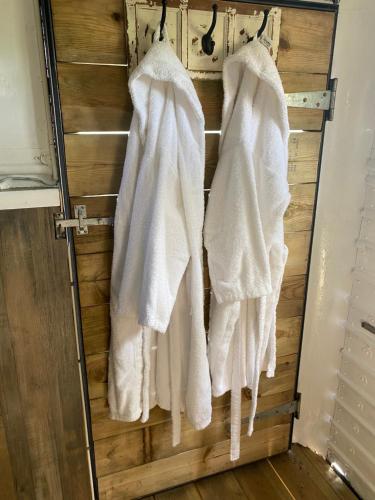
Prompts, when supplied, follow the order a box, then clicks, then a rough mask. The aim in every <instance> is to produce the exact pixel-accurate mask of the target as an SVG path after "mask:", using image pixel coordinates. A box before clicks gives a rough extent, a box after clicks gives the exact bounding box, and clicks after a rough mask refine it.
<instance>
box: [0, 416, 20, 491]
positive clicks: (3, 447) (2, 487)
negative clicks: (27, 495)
mask: <svg viewBox="0 0 375 500" xmlns="http://www.w3.org/2000/svg"><path fill="white" fill-rule="evenodd" d="M0 471H1V472H0V493H1V495H2V496H3V498H6V500H17V495H16V488H15V483H14V478H13V473H12V464H11V462H10V456H9V449H8V443H7V438H6V435H5V429H4V423H3V417H2V416H1V415H0Z"/></svg>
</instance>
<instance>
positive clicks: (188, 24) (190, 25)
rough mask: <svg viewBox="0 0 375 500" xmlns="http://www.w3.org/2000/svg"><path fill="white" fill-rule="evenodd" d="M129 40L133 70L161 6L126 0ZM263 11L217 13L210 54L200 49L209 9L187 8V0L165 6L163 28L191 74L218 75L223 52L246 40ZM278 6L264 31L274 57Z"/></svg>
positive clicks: (149, 39) (148, 41)
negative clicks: (253, 12) (212, 48)
mask: <svg viewBox="0 0 375 500" xmlns="http://www.w3.org/2000/svg"><path fill="white" fill-rule="evenodd" d="M125 8H126V12H127V20H128V23H127V32H128V40H129V69H130V71H132V70H133V69H134V68H135V67H136V66H137V64H139V62H140V61H141V60H142V58H143V57H144V55H145V54H146V52H147V51H148V49H149V48H150V47H151V44H152V40H153V36H154V33H155V31H156V29H157V27H158V25H159V23H160V18H161V13H162V9H161V7H158V6H156V5H154V4H153V3H148V0H125ZM262 19H263V12H256V13H255V14H254V15H251V16H246V15H242V14H237V12H236V10H235V9H232V8H228V9H227V11H226V12H225V13H224V12H219V13H218V14H217V22H216V26H215V30H214V32H213V35H212V38H213V40H214V41H215V49H214V52H213V54H212V55H211V56H208V55H206V54H205V53H204V52H203V51H202V36H203V35H204V34H205V33H207V31H208V29H209V27H210V25H211V21H212V12H211V11H204V10H193V9H188V2H187V0H181V2H180V5H179V7H173V8H172V7H167V17H166V30H167V32H168V38H169V41H170V43H171V45H172V47H173V48H174V50H175V52H176V54H177V56H178V57H179V58H180V60H181V61H182V63H183V65H184V66H185V68H186V69H187V70H188V71H189V73H190V75H191V77H192V78H197V79H199V78H201V79H220V78H221V74H222V67H223V62H224V59H225V57H226V56H228V55H229V54H232V53H233V52H234V51H235V50H237V48H239V47H240V46H241V45H243V44H244V43H247V42H248V40H249V38H250V37H252V36H254V35H255V34H256V32H257V31H258V30H259V28H260V26H261V24H262ZM280 22H281V9H280V8H272V9H271V11H270V14H269V19H268V23H267V27H266V31H265V33H266V34H267V36H268V38H269V39H270V40H271V42H272V45H271V49H270V52H271V53H272V56H273V58H274V59H276V57H277V51H278V46H279V38H280Z"/></svg>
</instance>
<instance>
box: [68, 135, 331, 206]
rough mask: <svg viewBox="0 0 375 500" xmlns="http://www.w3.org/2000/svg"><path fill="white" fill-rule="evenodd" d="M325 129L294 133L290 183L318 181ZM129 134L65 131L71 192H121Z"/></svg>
mask: <svg viewBox="0 0 375 500" xmlns="http://www.w3.org/2000/svg"><path fill="white" fill-rule="evenodd" d="M320 141H321V133H320V132H303V133H291V135H290V138H289V168H288V179H289V183H290V184H298V183H306V182H315V181H316V175H317V167H318V159H319V149H320ZM126 143H127V136H126V135H119V134H117V135H108V134H104V135H80V134H66V135H65V152H66V161H67V172H68V182H69V193H70V195H71V196H86V195H91V196H92V195H98V194H100V195H103V194H117V193H118V190H119V187H120V182H121V176H122V170H123V163H124V158H125V153H126ZM218 145H219V135H218V134H206V150H205V153H206V171H205V188H206V189H208V188H210V186H211V183H212V179H213V176H214V174H215V169H216V164H217V161H218Z"/></svg>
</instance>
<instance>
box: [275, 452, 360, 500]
mask: <svg viewBox="0 0 375 500" xmlns="http://www.w3.org/2000/svg"><path fill="white" fill-rule="evenodd" d="M301 448H302V447H301V446H299V445H297V446H293V448H292V450H290V451H289V452H288V453H285V454H283V455H279V456H276V457H272V458H271V459H270V463H271V464H272V467H273V468H274V469H275V471H276V473H277V474H278V475H279V476H281V477H282V479H283V481H284V483H285V485H286V486H287V488H288V489H289V491H290V492H291V493H292V495H293V496H294V497H295V498H305V499H306V500H310V499H311V500H313V499H316V498H332V499H335V498H342V497H340V494H339V493H338V492H337V491H336V490H335V489H334V488H332V487H331V484H330V483H329V482H327V481H326V480H324V476H322V474H321V472H319V471H318V470H317V469H316V468H315V467H314V465H313V462H312V461H311V460H310V459H309V458H307V456H306V454H304V453H303V452H302V451H301ZM319 458H320V457H319ZM319 458H318V457H316V459H317V460H318V459H319ZM320 459H321V460H322V461H323V459H322V458H320ZM328 469H329V465H328V464H327V470H328ZM349 498H355V496H354V495H352V496H351V497H349Z"/></svg>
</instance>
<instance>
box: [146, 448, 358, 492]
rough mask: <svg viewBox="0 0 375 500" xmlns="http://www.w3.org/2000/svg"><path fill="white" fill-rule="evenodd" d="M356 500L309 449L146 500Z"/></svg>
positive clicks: (282, 455)
mask: <svg viewBox="0 0 375 500" xmlns="http://www.w3.org/2000/svg"><path fill="white" fill-rule="evenodd" d="M355 498H356V496H355V495H354V494H353V493H352V492H351V490H350V489H349V488H348V487H347V486H346V484H345V483H344V482H343V481H342V480H341V479H340V478H339V477H338V476H337V474H336V473H335V472H334V471H333V470H332V469H331V468H330V466H329V464H328V463H327V462H326V461H325V460H324V459H323V458H322V457H320V456H318V455H316V454H315V453H313V452H312V451H311V450H309V449H308V448H304V447H303V446H300V445H293V446H292V449H291V450H290V451H288V452H285V453H281V454H280V455H275V456H273V457H270V458H267V459H264V460H259V461H258V462H255V463H252V464H249V465H244V466H242V467H238V468H236V469H233V470H232V471H229V472H224V473H222V474H217V475H214V476H210V477H207V478H204V479H200V480H199V481H195V482H192V483H188V484H186V485H183V486H179V487H178V488H172V489H170V490H167V491H163V492H161V493H156V494H155V495H153V496H148V497H144V498H143V500H150V499H153V500H213V499H215V500H221V499H222V500H232V499H238V500H241V499H249V500H292V499H293V500H302V499H306V500H309V499H332V500H335V499H341V500H351V499H355Z"/></svg>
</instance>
